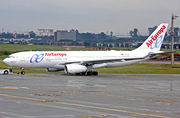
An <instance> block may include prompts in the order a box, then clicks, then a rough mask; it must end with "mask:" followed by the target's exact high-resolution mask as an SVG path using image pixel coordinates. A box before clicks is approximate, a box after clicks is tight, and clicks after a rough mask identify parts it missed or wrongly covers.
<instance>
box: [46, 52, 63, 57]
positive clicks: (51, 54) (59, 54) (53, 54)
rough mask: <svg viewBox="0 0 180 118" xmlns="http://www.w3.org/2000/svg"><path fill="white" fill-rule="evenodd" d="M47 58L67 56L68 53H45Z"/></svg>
mask: <svg viewBox="0 0 180 118" xmlns="http://www.w3.org/2000/svg"><path fill="white" fill-rule="evenodd" d="M45 56H62V57H63V56H67V54H66V53H45Z"/></svg>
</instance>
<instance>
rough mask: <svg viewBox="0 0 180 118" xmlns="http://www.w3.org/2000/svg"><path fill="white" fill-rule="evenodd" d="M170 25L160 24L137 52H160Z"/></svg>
mask: <svg viewBox="0 0 180 118" xmlns="http://www.w3.org/2000/svg"><path fill="white" fill-rule="evenodd" d="M167 27H168V24H167V23H162V24H160V25H159V26H158V27H157V28H156V30H155V31H154V32H153V33H152V34H151V35H150V36H149V37H148V38H147V39H146V41H145V42H144V43H143V44H142V45H141V46H140V47H139V48H137V49H135V50H151V51H160V48H161V45H162V43H163V40H164V36H165V34H166V30H167Z"/></svg>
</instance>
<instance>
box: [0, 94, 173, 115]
mask: <svg viewBox="0 0 180 118" xmlns="http://www.w3.org/2000/svg"><path fill="white" fill-rule="evenodd" d="M0 96H6V97H8V98H21V99H27V100H34V101H46V100H42V99H35V98H28V97H21V96H14V95H8V94H0ZM54 103H59V104H64V105H70V106H78V107H85V108H93V109H100V110H106V111H116V112H121V113H128V114H132V116H150V117H157V118H170V117H166V116H162V114H160V115H158V114H144V113H138V112H131V111H124V110H120V109H111V108H103V107H96V106H89V105H82V104H74V103H66V102H60V101H54Z"/></svg>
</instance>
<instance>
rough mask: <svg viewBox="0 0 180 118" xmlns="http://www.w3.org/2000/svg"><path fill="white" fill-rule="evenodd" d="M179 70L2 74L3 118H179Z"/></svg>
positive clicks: (0, 105)
mask: <svg viewBox="0 0 180 118" xmlns="http://www.w3.org/2000/svg"><path fill="white" fill-rule="evenodd" d="M179 117H180V74H168V75H166V74H99V75H98V76H72V75H66V74H60V73H47V74H42V73H32V74H29V73H27V74H26V75H16V74H14V75H0V118H179Z"/></svg>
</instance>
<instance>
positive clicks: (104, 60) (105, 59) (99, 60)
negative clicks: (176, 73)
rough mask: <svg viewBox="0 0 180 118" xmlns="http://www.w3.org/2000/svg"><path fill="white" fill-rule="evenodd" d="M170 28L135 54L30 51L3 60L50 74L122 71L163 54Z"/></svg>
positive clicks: (162, 27) (158, 31)
mask: <svg viewBox="0 0 180 118" xmlns="http://www.w3.org/2000/svg"><path fill="white" fill-rule="evenodd" d="M167 27H168V24H167V23H161V24H160V25H159V26H158V27H157V29H156V30H155V31H154V32H153V33H152V34H151V35H150V36H149V37H148V38H147V39H146V40H145V42H144V43H143V44H142V45H141V46H140V47H139V48H137V49H134V50H132V51H114V50H111V51H26V52H18V53H14V54H11V55H9V56H8V57H7V58H5V59H4V60H3V62H4V63H6V64H7V65H10V66H15V67H20V68H21V74H25V72H24V68H46V70H47V71H48V72H56V71H63V70H64V71H65V73H67V74H75V75H95V76H96V75H98V72H97V71H93V69H96V68H106V67H119V66H126V65H131V64H134V63H139V62H142V61H145V60H148V59H151V58H154V57H156V56H158V55H160V54H165V53H172V52H164V51H160V48H161V45H162V43H163V39H164V36H165V33H166V30H167Z"/></svg>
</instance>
